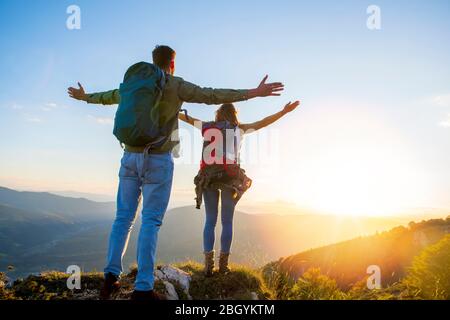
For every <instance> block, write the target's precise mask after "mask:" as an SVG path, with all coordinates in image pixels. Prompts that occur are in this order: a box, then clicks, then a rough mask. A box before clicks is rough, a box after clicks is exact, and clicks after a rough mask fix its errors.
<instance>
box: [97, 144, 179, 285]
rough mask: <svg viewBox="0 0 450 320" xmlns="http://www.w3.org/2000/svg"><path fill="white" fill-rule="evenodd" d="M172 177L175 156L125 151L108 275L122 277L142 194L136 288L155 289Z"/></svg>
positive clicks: (108, 260) (110, 240) (120, 174)
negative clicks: (155, 267) (162, 226)
mask: <svg viewBox="0 0 450 320" xmlns="http://www.w3.org/2000/svg"><path fill="white" fill-rule="evenodd" d="M172 178H173V158H172V154H171V153H170V152H169V153H164V154H148V155H144V154H143V153H130V152H125V153H124V155H123V157H122V161H121V166H120V171H119V190H118V192H117V212H116V218H115V220H114V223H113V226H112V230H111V235H110V238H109V248H108V256H107V265H106V268H105V270H104V271H105V274H106V273H112V274H114V275H116V276H119V275H120V274H121V273H122V270H123V267H122V258H123V256H124V254H125V251H126V248H127V245H128V240H129V238H130V232H131V229H132V228H133V225H134V222H135V220H136V214H137V208H138V204H139V201H140V198H141V195H142V198H143V200H142V224H141V230H140V232H139V238H138V244H137V263H138V273H137V276H136V282H135V289H136V290H139V291H148V290H152V289H153V283H154V275H153V271H154V265H155V260H156V245H157V241H158V231H159V228H160V227H161V224H162V221H163V217H164V213H165V212H166V210H167V205H168V202H169V197H170V191H171V188H172Z"/></svg>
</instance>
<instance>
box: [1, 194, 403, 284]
mask: <svg viewBox="0 0 450 320" xmlns="http://www.w3.org/2000/svg"><path fill="white" fill-rule="evenodd" d="M203 210H204V209H202V210H196V209H195V208H194V207H193V206H188V207H179V208H175V209H172V210H169V211H168V212H167V213H166V216H165V219H164V224H163V226H162V227H161V232H160V236H159V245H158V259H159V260H160V262H165V263H170V262H174V261H182V260H186V259H195V260H197V261H201V259H202V245H201V244H202V229H203V221H204V211H203ZM114 211H115V203H114V202H94V201H91V200H87V199H84V198H71V197H65V196H59V195H55V194H51V193H46V192H19V191H15V190H12V189H8V188H3V187H0V271H5V270H7V269H8V266H13V270H9V271H8V274H9V275H10V276H12V277H17V276H24V275H26V274H29V273H36V272H39V271H42V270H48V269H52V270H53V269H55V270H65V269H66V267H67V266H68V265H71V264H76V265H79V266H80V267H82V268H83V269H84V270H86V271H88V270H101V269H102V268H103V265H104V262H105V252H106V248H107V241H108V237H109V232H110V228H111V224H112V222H113V219H114ZM282 213H283V212H279V214H278V213H276V214H275V213H274V214H246V213H243V212H240V211H237V212H236V216H235V224H234V226H235V228H234V243H233V248H232V261H235V262H237V263H243V264H247V265H250V266H262V265H264V264H265V263H267V262H269V261H273V260H276V259H278V258H279V257H283V256H284V257H285V256H289V255H292V254H294V253H297V252H301V251H304V250H308V249H311V248H315V247H319V246H324V245H327V244H331V243H335V242H339V241H343V240H348V239H352V238H354V237H357V236H363V235H370V234H373V233H375V232H381V231H383V230H387V229H390V228H393V227H395V226H398V225H401V224H405V221H404V220H402V219H400V218H399V219H397V218H381V217H380V218H374V217H357V218H356V217H337V216H327V215H318V214H302V215H282ZM219 221H220V220H219ZM219 224H220V222H219ZM138 230H139V220H138V221H137V224H136V227H135V229H134V230H133V232H132V236H131V239H130V244H129V248H128V251H127V254H126V255H125V259H124V264H125V265H126V266H127V265H130V264H132V263H133V262H134V261H135V253H136V245H135V244H136V237H137V231H138ZM219 231H220V225H219V226H218V232H219ZM217 239H219V237H217ZM217 249H219V248H217ZM10 269H12V268H10Z"/></svg>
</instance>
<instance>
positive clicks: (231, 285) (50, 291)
mask: <svg viewBox="0 0 450 320" xmlns="http://www.w3.org/2000/svg"><path fill="white" fill-rule="evenodd" d="M175 266H176V267H178V268H180V269H182V270H184V271H186V272H188V273H189V274H190V275H191V277H192V281H191V283H190V290H189V293H190V295H191V297H192V298H193V299H195V300H197V299H254V298H258V299H270V298H271V297H272V293H271V292H270V290H268V289H267V288H266V286H265V285H264V281H263V280H262V276H261V274H260V273H259V272H258V271H256V270H252V269H250V268H247V267H243V266H238V265H231V268H232V272H231V273H229V274H227V275H220V274H218V273H215V274H214V275H213V276H212V277H209V278H206V277H205V276H204V275H203V268H202V265H201V264H199V263H196V262H192V261H189V262H184V263H179V264H176V265H175ZM3 276H4V275H2V274H0V282H1V281H2V277H3ZM68 277H69V275H68V274H65V273H62V272H55V271H49V272H43V273H42V274H41V275H38V276H36V275H33V276H29V277H27V278H25V279H23V280H18V281H16V282H15V283H14V285H13V286H12V288H8V289H6V288H5V287H2V286H0V299H23V300H58V299H63V300H66V299H69V300H95V299H98V293H99V288H100V287H101V285H102V281H103V274H102V273H99V272H90V273H83V274H82V275H81V289H80V290H70V289H68V288H67V279H68ZM135 278H136V268H135V267H132V268H131V269H130V271H129V272H128V273H127V274H125V275H123V276H122V279H121V289H120V292H118V293H117V294H116V295H115V296H114V297H113V299H117V300H122V299H129V298H130V295H131V292H132V291H133V283H134V280H135ZM172 284H173V285H174V287H175V290H176V291H177V293H178V296H179V297H180V299H187V296H186V294H185V293H184V292H183V290H182V289H181V287H180V286H179V285H178V284H177V283H172ZM155 290H156V291H158V292H161V293H163V292H165V286H164V284H163V283H162V282H161V281H156V283H155Z"/></svg>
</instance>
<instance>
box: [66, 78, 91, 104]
mask: <svg viewBox="0 0 450 320" xmlns="http://www.w3.org/2000/svg"><path fill="white" fill-rule="evenodd" d="M67 93H68V94H69V96H70V97H71V98H74V99H77V100H82V101H86V99H87V96H86V93H85V92H84V88H83V86H82V85H81V83H79V82H78V89H77V88H74V87H70V88H68V89H67Z"/></svg>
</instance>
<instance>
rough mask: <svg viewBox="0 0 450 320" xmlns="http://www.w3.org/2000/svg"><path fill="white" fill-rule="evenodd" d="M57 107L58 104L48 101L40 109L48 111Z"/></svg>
mask: <svg viewBox="0 0 450 320" xmlns="http://www.w3.org/2000/svg"><path fill="white" fill-rule="evenodd" d="M57 107H58V105H57V104H56V103H54V102H48V103H46V104H45V105H44V106H43V107H42V108H41V109H42V110H43V111H46V112H49V111H52V110H53V109H56V108H57Z"/></svg>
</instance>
